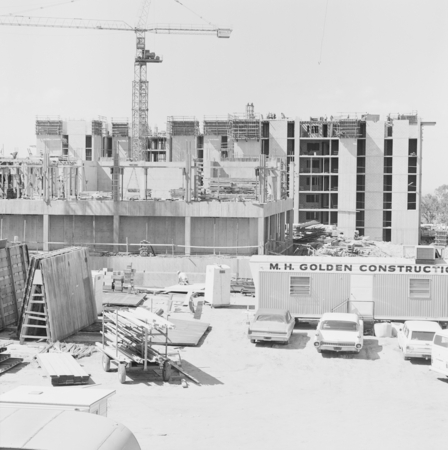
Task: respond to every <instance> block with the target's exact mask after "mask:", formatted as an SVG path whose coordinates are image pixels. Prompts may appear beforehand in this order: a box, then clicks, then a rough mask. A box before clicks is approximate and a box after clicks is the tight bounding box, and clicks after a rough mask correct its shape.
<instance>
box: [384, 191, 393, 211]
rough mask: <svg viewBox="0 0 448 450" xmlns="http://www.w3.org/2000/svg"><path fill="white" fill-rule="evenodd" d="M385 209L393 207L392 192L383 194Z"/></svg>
mask: <svg viewBox="0 0 448 450" xmlns="http://www.w3.org/2000/svg"><path fill="white" fill-rule="evenodd" d="M383 209H392V192H385V193H384V194H383Z"/></svg>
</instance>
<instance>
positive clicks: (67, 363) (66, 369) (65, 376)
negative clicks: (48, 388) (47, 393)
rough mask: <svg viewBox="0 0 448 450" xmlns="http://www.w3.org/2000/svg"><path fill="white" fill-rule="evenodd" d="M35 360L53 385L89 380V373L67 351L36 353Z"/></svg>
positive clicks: (83, 382) (82, 382)
mask: <svg viewBox="0 0 448 450" xmlns="http://www.w3.org/2000/svg"><path fill="white" fill-rule="evenodd" d="M37 360H38V361H39V364H40V366H41V367H42V368H43V369H44V370H45V371H46V372H47V374H48V376H49V377H50V378H51V384H52V385H53V386H66V385H72V384H86V383H88V381H89V378H90V375H89V374H88V373H87V372H86V371H85V370H84V369H83V368H82V367H81V366H80V365H79V364H78V363H77V362H76V361H75V359H74V358H73V356H72V355H70V354H69V353H44V354H40V355H37Z"/></svg>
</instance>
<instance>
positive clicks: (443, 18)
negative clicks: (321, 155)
mask: <svg viewBox="0 0 448 450" xmlns="http://www.w3.org/2000/svg"><path fill="white" fill-rule="evenodd" d="M140 2H141V0H73V1H70V0H0V14H1V15H7V14H19V15H29V16H42V17H76V18H83V19H89V18H94V19H105V20H124V21H126V22H127V23H129V24H130V25H135V24H136V21H137V15H138V10H139V6H140ZM181 3H183V5H185V6H187V7H188V8H189V9H187V8H185V7H183V6H182V5H180V4H179V2H177V1H175V0H153V1H152V4H151V9H150V15H149V20H148V22H149V23H184V24H188V23H196V24H197V23H201V24H205V23H206V22H204V21H203V20H201V18H200V17H199V16H202V17H203V18H204V19H205V20H206V21H207V22H211V23H213V24H218V25H222V26H226V25H231V26H232V27H233V33H232V36H231V38H230V39H228V40H226V39H217V38H216V37H211V36H168V35H153V34H148V35H147V45H146V46H147V48H149V49H150V50H151V51H155V52H156V53H157V54H160V55H162V56H163V59H164V61H163V63H162V64H154V65H149V66H148V74H149V77H148V78H149V123H150V126H152V127H154V125H158V127H159V129H165V127H166V117H167V116H171V115H174V116H196V117H197V118H199V119H201V120H202V118H203V116H204V115H226V114H227V113H232V112H243V111H244V109H245V105H246V103H248V102H251V103H254V105H255V111H256V112H259V113H261V114H267V113H268V112H273V113H276V114H277V116H279V115H280V113H284V114H285V115H286V116H288V117H292V118H295V117H300V118H302V119H306V118H308V117H309V116H310V115H311V116H323V115H327V116H330V115H331V114H336V113H338V112H344V113H354V112H358V113H364V112H369V113H376V114H381V115H382V117H385V115H386V114H387V113H390V112H391V113H408V112H411V111H418V113H419V115H420V116H421V117H422V118H423V119H424V120H427V121H436V122H437V125H436V127H428V128H427V129H426V130H425V132H424V143H423V152H424V153H423V154H424V163H423V192H424V193H428V192H431V191H433V190H434V189H435V188H436V187H438V186H439V185H441V184H444V183H448V179H447V177H446V176H445V174H446V173H447V169H446V167H447V164H448V157H447V151H448V148H447V147H448V146H447V139H446V136H445V133H446V132H447V131H448V129H447V124H448V112H447V111H448V106H447V99H448V88H447V85H448V63H447V53H448V52H447V47H448V1H446V0H425V1H422V0H370V1H364V0H328V1H327V0H181ZM49 5H50V7H48V6H49ZM51 5H56V6H51ZM41 7H44V8H41ZM190 10H193V11H194V12H195V13H196V15H195V14H193V13H192V12H191V11H190ZM134 54H135V35H134V34H133V33H132V32H116V31H115V32H112V31H94V30H92V31H90V30H65V29H39V28H31V27H25V28H18V27H4V26H0V61H1V63H0V149H1V147H2V144H3V145H4V148H5V152H4V153H5V155H9V153H10V152H12V151H14V149H15V148H18V149H19V150H20V152H21V153H22V154H26V152H25V151H26V148H27V147H28V146H29V145H30V144H35V117H36V115H59V116H61V117H63V118H87V119H90V118H94V117H96V116H98V115H103V116H107V117H108V118H111V117H129V119H130V118H131V106H132V104H131V92H132V79H133V59H134Z"/></svg>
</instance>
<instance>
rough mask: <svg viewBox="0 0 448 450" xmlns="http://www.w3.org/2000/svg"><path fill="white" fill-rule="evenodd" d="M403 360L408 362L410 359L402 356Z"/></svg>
mask: <svg viewBox="0 0 448 450" xmlns="http://www.w3.org/2000/svg"><path fill="white" fill-rule="evenodd" d="M403 359H404V360H405V361H409V360H410V359H411V358H409V357H408V356H405V355H403Z"/></svg>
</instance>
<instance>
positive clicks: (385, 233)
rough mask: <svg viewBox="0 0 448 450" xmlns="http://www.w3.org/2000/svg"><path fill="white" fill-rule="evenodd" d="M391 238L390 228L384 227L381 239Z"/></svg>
mask: <svg viewBox="0 0 448 450" xmlns="http://www.w3.org/2000/svg"><path fill="white" fill-rule="evenodd" d="M391 240H392V230H391V229H390V228H385V229H384V230H383V241H384V242H390V241H391Z"/></svg>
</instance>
